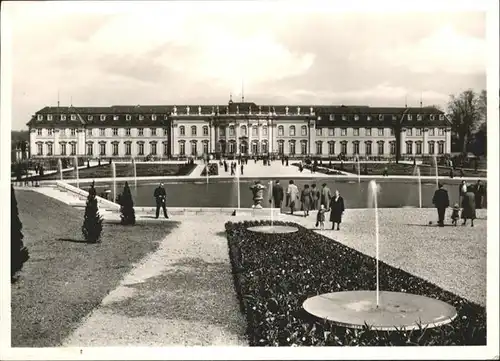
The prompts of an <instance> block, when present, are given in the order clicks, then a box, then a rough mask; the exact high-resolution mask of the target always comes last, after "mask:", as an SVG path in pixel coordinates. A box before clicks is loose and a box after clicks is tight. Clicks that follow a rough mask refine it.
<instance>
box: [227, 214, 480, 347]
mask: <svg viewBox="0 0 500 361" xmlns="http://www.w3.org/2000/svg"><path fill="white" fill-rule="evenodd" d="M260 224H268V222H267V221H253V222H242V223H232V222H228V223H226V225H225V227H226V234H227V239H228V244H229V255H230V259H231V265H232V268H233V276H234V284H235V289H236V293H237V295H238V298H239V301H240V307H241V311H242V312H243V313H244V314H245V316H246V319H247V336H248V339H249V343H250V345H252V346H295V345H296V346H341V345H342V346H344V345H351V346H357V345H366V346H379V345H380V346H390V345H394V346H396V345H397V346H403V345H409V346H416V345H485V344H486V311H485V308H484V307H481V306H479V305H477V304H474V303H471V302H469V301H467V300H465V299H463V298H461V297H459V296H456V295H454V294H452V293H450V292H447V291H445V290H443V289H441V288H439V287H437V286H436V285H434V284H431V283H429V282H427V281H425V280H423V279H420V278H418V277H415V276H413V275H411V274H409V273H407V272H405V271H403V270H401V269H397V268H394V267H391V266H389V265H387V264H385V263H383V262H379V271H380V281H381V283H380V289H381V290H382V291H394V292H407V293H413V294H417V295H422V296H428V297H432V298H435V299H438V300H441V301H444V302H447V303H449V304H451V305H453V306H454V307H455V308H456V309H457V312H458V316H457V318H456V319H455V320H454V321H453V322H451V323H450V324H448V325H445V326H441V327H438V328H429V329H426V328H420V329H419V330H415V331H405V330H396V331H392V332H389V331H377V330H373V329H371V328H370V327H368V326H365V327H364V328H363V329H359V330H353V329H348V328H343V327H338V326H335V325H333V324H332V323H330V322H328V321H324V320H320V319H318V318H316V317H314V316H312V315H310V314H308V313H307V312H305V311H304V310H303V308H302V304H303V302H304V301H305V300H306V299H307V298H309V297H312V296H316V295H317V294H321V293H329V292H337V291H356V290H373V289H375V277H376V271H375V259H373V258H372V257H369V256H366V255H364V254H362V253H360V252H358V251H356V250H354V249H351V248H349V247H347V246H344V245H342V244H340V243H338V242H336V241H333V240H331V239H329V238H326V237H324V236H322V235H319V234H317V233H315V232H313V231H311V230H308V229H306V228H304V227H302V226H299V225H297V224H294V223H289V222H275V224H281V225H292V226H295V227H297V228H298V229H299V231H298V232H296V233H293V234H284V235H280V234H259V233H253V232H251V231H248V230H247V228H248V227H251V226H255V225H260Z"/></svg>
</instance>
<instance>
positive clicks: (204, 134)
mask: <svg viewBox="0 0 500 361" xmlns="http://www.w3.org/2000/svg"><path fill="white" fill-rule="evenodd" d="M203 136H205V137H206V136H208V127H207V126H206V125H204V126H203Z"/></svg>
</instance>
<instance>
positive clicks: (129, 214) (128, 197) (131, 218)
mask: <svg viewBox="0 0 500 361" xmlns="http://www.w3.org/2000/svg"><path fill="white" fill-rule="evenodd" d="M120 206H121V207H120V212H121V215H120V217H121V219H122V222H121V223H122V224H123V225H132V226H133V225H134V224H135V211H134V200H133V199H132V193H131V192H130V187H129V186H128V182H125V187H124V188H123V193H122V194H121V197H120Z"/></svg>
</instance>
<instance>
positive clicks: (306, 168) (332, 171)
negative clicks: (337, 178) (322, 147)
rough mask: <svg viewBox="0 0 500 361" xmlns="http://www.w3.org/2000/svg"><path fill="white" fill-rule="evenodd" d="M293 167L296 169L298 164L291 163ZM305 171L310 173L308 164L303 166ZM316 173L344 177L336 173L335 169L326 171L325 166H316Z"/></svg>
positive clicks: (340, 173)
mask: <svg viewBox="0 0 500 361" xmlns="http://www.w3.org/2000/svg"><path fill="white" fill-rule="evenodd" d="M292 165H293V166H295V167H298V166H299V163H292ZM302 166H303V167H304V170H305V171H308V172H310V171H311V168H312V166H311V165H309V164H303V165H302ZM316 172H317V173H322V174H328V175H345V174H344V173H342V172H340V171H338V170H337V169H328V167H327V166H325V165H318V168H317V169H316Z"/></svg>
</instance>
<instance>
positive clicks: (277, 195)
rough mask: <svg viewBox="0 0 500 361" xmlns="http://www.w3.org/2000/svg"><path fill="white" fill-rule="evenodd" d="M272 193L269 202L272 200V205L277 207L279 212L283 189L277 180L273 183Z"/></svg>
mask: <svg viewBox="0 0 500 361" xmlns="http://www.w3.org/2000/svg"><path fill="white" fill-rule="evenodd" d="M272 193H273V194H272V199H269V203H271V204H272V201H273V200H274V207H275V208H279V209H280V212H281V203H282V202H283V198H284V197H283V195H284V191H283V187H282V186H281V184H280V181H279V180H277V181H276V183H275V184H274V186H273V191H272Z"/></svg>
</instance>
